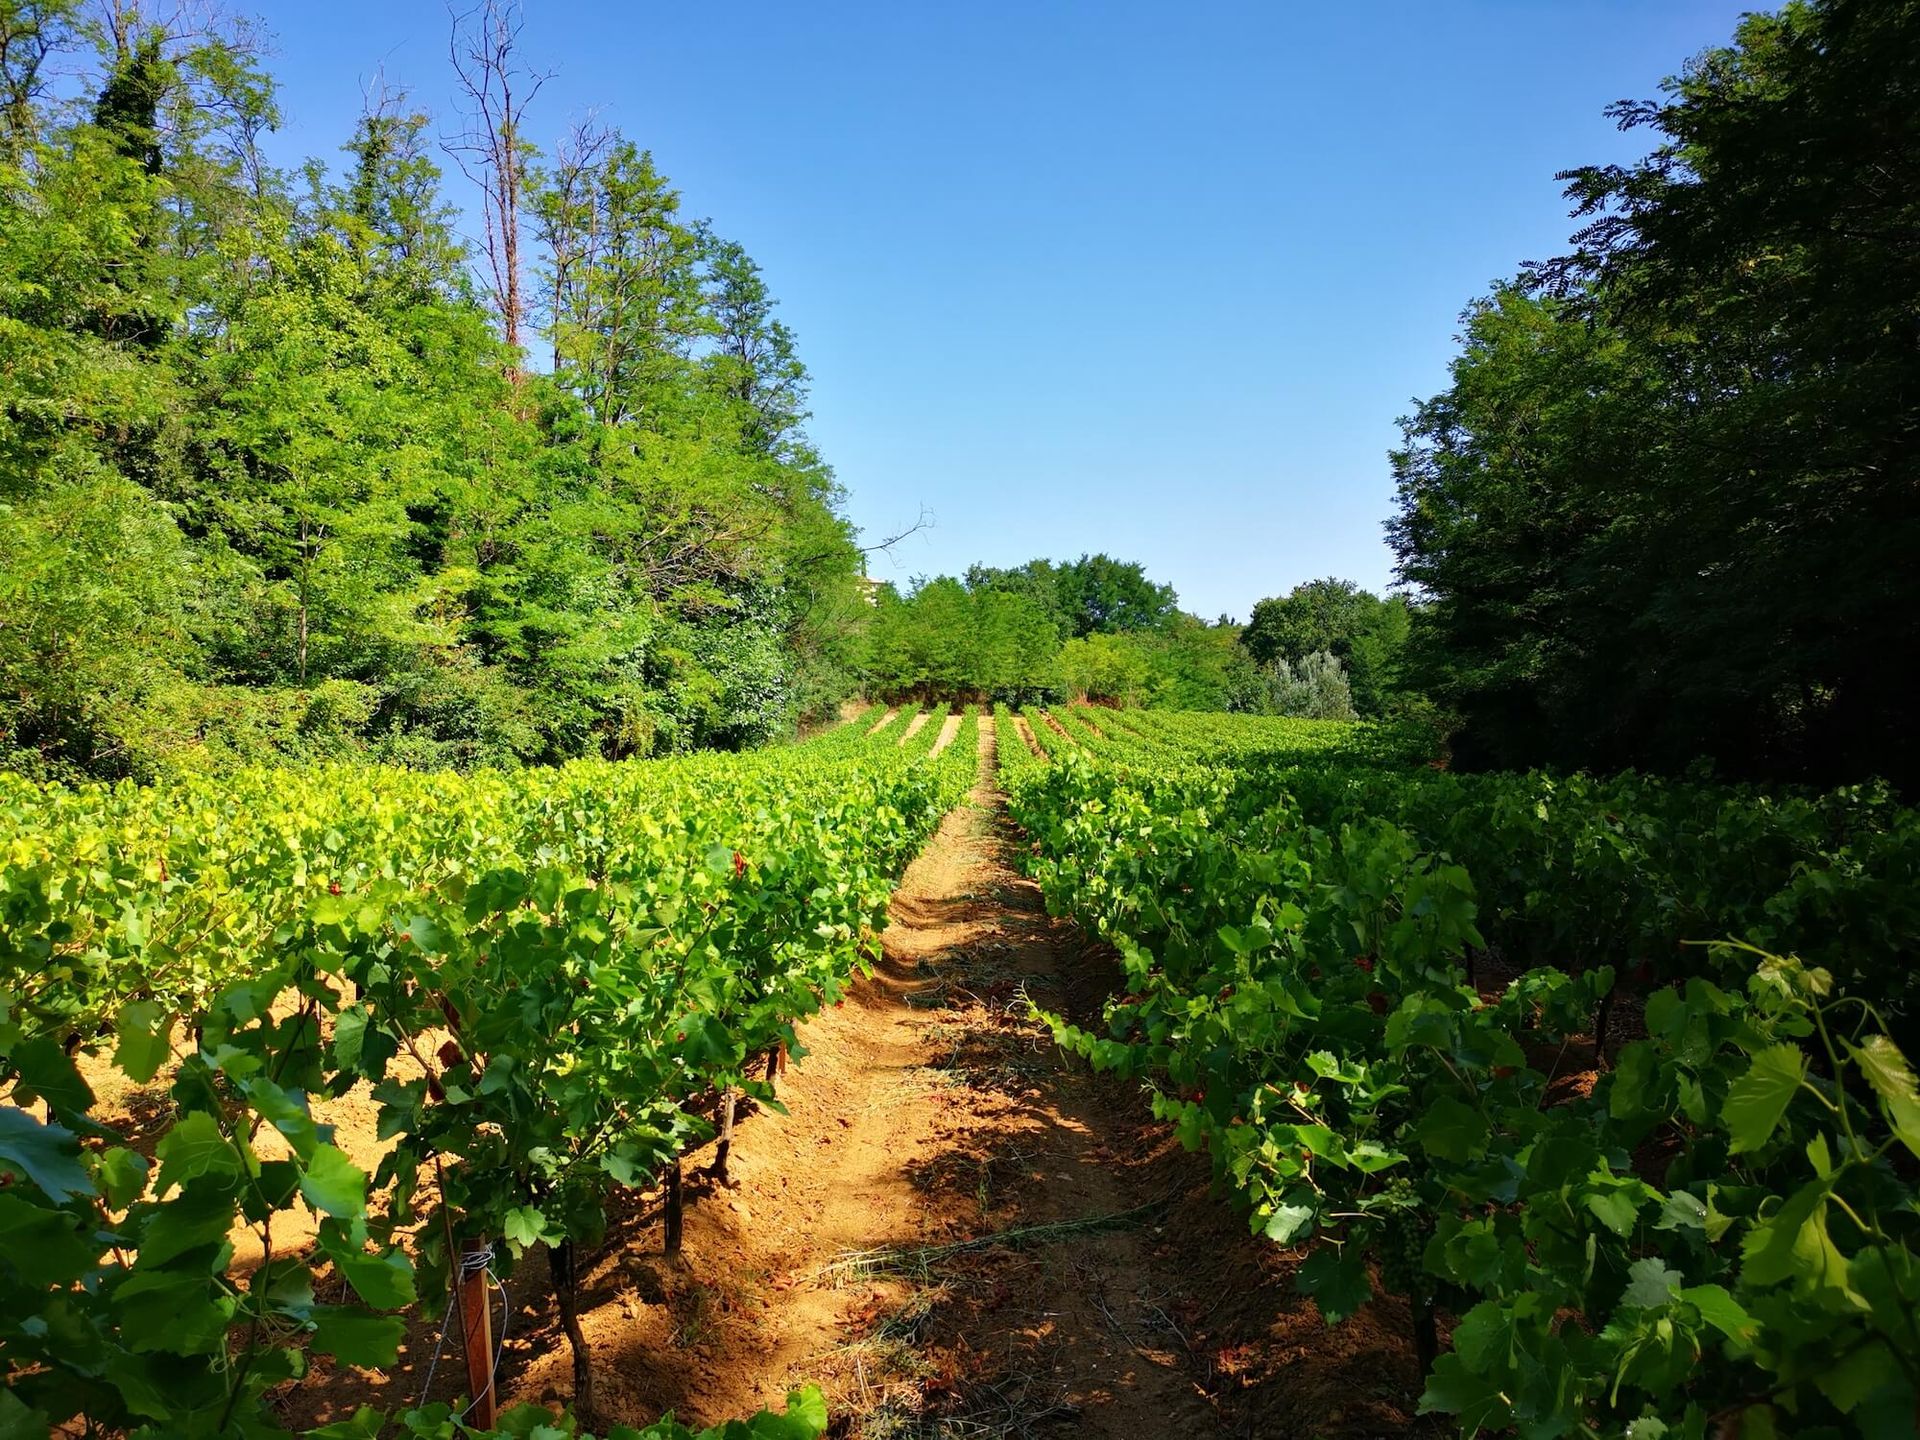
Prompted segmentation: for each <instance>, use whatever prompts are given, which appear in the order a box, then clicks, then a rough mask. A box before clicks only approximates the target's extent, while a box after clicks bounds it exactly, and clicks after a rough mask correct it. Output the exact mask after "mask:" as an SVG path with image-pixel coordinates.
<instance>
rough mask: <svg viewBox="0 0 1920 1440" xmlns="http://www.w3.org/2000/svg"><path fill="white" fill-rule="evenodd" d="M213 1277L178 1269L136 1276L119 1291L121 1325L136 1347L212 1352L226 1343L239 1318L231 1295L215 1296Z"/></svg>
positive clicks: (117, 1303) (170, 1352)
mask: <svg viewBox="0 0 1920 1440" xmlns="http://www.w3.org/2000/svg"><path fill="white" fill-rule="evenodd" d="M216 1283H217V1282H216V1281H215V1280H214V1279H213V1278H212V1277H210V1276H206V1275H193V1274H188V1273H184V1272H176V1271H172V1270H155V1271H151V1272H149V1273H146V1274H138V1275H133V1276H130V1277H129V1278H127V1279H126V1280H123V1281H121V1282H120V1284H119V1285H118V1286H117V1287H115V1289H114V1292H113V1306H114V1309H115V1310H116V1311H118V1312H119V1314H120V1324H121V1329H122V1330H123V1331H124V1332H125V1333H126V1334H127V1335H128V1336H129V1337H130V1340H129V1342H128V1343H129V1346H130V1348H132V1349H133V1350H136V1351H151V1350H158V1351H161V1352H162V1353H164V1354H167V1355H212V1354H214V1353H216V1352H217V1351H218V1350H219V1349H220V1348H221V1346H222V1345H223V1344H224V1343H225V1341H226V1338H227V1327H228V1326H229V1325H231V1324H232V1323H233V1316H234V1309H235V1303H234V1301H233V1299H232V1298H231V1297H230V1296H224V1295H223V1296H220V1297H218V1298H215V1296H214V1295H213V1294H212V1293H211V1287H212V1286H213V1285H214V1284H216Z"/></svg>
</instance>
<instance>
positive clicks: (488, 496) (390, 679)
mask: <svg viewBox="0 0 1920 1440" xmlns="http://www.w3.org/2000/svg"><path fill="white" fill-rule="evenodd" d="M183 13H184V12H183ZM0 38H3V40H4V43H0V764H4V765H6V766H7V767H9V768H13V769H21V770H25V771H27V772H29V773H33V774H40V775H49V776H67V777H72V776H80V775H93V776H106V777H112V776H121V775H131V776H136V777H140V776H149V775H152V774H155V773H157V772H159V771H162V770H166V769H170V768H178V767H183V766H184V767H200V768H204V767H219V766H225V765H229V764H232V763H236V762H238V761H242V760H248V759H255V758H275V757H315V756H325V755H337V754H364V755H369V756H375V757H378V758H382V759H392V760H399V761H405V762H410V763H421V764H453V765H472V764H476V763H482V762H514V761H553V760H561V759H565V758H568V757H571V756H578V755H586V754H603V755H607V756H622V755H629V754H645V753H652V752H656V751H663V750H673V749H682V748H688V747H692V746H744V745H749V744H753V743H756V742H758V741H761V740H764V739H766V738H767V737H769V736H772V735H774V734H777V733H780V732H782V731H783V730H785V729H788V728H790V727H791V725H792V723H793V721H794V720H795V718H796V717H797V716H798V715H800V714H801V713H803V712H805V711H808V710H818V709H825V708H828V707H830V706H831V705H832V704H833V703H834V702H836V701H837V700H838V699H839V698H840V697H841V696H842V695H844V694H845V693H846V692H847V690H848V689H849V688H850V687H851V686H852V685H854V684H855V683H856V682H857V678H858V677H857V665H858V660H859V653H860V651H859V647H860V643H861V641H860V633H861V626H862V624H863V623H864V618H865V610H866V607H865V605H864V604H863V603H862V600H863V596H862V593H861V591H860V588H859V583H858V581H859V575H860V570H861V568H862V567H861V557H860V553H859V551H858V550H857V549H856V547H855V545H854V543H853V535H852V532H851V530H850V527H849V526H848V524H847V522H846V521H845V519H844V518H843V516H842V514H841V512H840V509H839V499H840V497H839V493H838V491H837V489H836V487H835V483H834V480H833V476H832V474H831V472H830V471H829V469H828V468H827V466H826V465H825V464H824V463H823V462H822V461H821V459H820V457H819V456H818V455H817V454H816V453H815V451H814V449H813V447H812V446H811V445H810V444H809V443H808V441H807V437H806V435H805V433H804V430H803V428H802V426H803V422H804V420H805V417H806V395H807V374H806V370H805V368H804V367H803V365H802V364H801V363H800V361H799V359H798V358H797V356H796V354H795V349H794V341H793V336H792V335H791V334H790V333H789V332H788V330H787V328H786V327H785V326H784V325H782V324H781V323H780V321H779V320H777V319H776V318H775V317H774V302H773V299H772V297H771V295H770V294H769V291H768V287H767V284H766V282H765V279H764V278H763V276H762V275H761V273H760V271H759V270H758V268H757V267H756V266H755V264H754V262H753V261H752V259H751V258H750V257H749V256H748V255H747V254H746V252H745V251H744V250H743V249H742V248H741V247H740V246H739V245H737V244H734V243H732V242H730V241H728V240H726V239H725V238H723V237H722V236H721V235H720V234H718V233H716V232H715V231H714V230H713V229H711V228H710V227H709V226H708V225H707V224H706V223H705V222H702V221H698V220H696V219H694V218H693V217H692V216H691V215H689V214H688V213H687V212H686V210H685V209H684V208H683V206H682V202H681V199H680V196H679V195H678V194H677V193H676V191H675V190H674V189H673V187H672V186H671V185H670V184H669V182H668V181H667V179H666V177H665V176H664V175H662V174H661V173H660V171H659V170H658V169H657V168H656V166H655V164H654V161H653V158H652V157H651V156H650V155H649V154H648V153H647V152H646V151H644V150H642V149H641V148H639V147H638V146H637V145H636V144H635V143H634V142H632V141H631V140H629V139H627V138H625V137H623V136H621V135H620V134H618V133H617V132H611V131H602V130H596V129H587V130H580V131H576V132H575V133H574V134H572V135H571V136H569V137H568V138H567V139H566V140H565V141H563V142H562V143H561V144H559V145H557V146H556V147H555V148H554V149H553V150H552V151H551V152H550V153H546V154H541V153H537V152H536V151H535V150H534V149H533V148H532V147H531V145H530V143H529V135H530V133H531V132H530V129H529V126H528V121H527V117H526V115H525V113H524V106H525V97H527V96H528V95H530V94H531V93H532V92H533V91H534V90H535V89H537V84H535V83H534V80H533V77H531V76H530V75H528V74H526V73H524V71H523V69H522V62H521V58H520V56H519V54H518V53H517V45H518V34H517V26H516V23H515V20H514V14H513V12H512V11H510V10H508V9H505V8H501V7H497V6H495V5H493V4H490V3H489V4H483V5H482V8H481V9H479V10H478V11H475V12H473V13H470V14H468V15H466V16H465V17H463V18H461V19H459V20H458V21H457V22H456V32H455V37H454V46H453V54H454V57H455V63H456V70H457V72H458V73H457V80H458V82H459V86H460V89H461V92H462V94H463V95H464V105H463V111H462V113H461V114H458V115H454V116H448V117H442V118H441V119H440V120H438V121H434V120H430V119H429V117H428V116H427V115H425V114H424V113H422V112H420V111H419V110H418V109H417V108H416V107H414V106H413V105H411V104H409V103H408V101H407V98H406V97H405V96H404V95H402V94H397V93H393V92H387V93H384V94H379V95H376V96H375V97H374V98H373V99H372V100H371V101H370V103H369V104H368V105H367V107H366V110H365V113H364V114H363V115H362V116H361V118H360V121H359V123H358V125H357V127H356V129H355V130H354V132H353V133H352V134H351V135H350V136H343V137H342V138H343V140H345V142H346V143H345V146H344V151H345V160H344V164H343V165H342V166H339V167H329V166H328V165H326V164H323V163H322V162H320V161H313V162H310V163H309V164H308V165H307V166H306V167H305V168H304V169H303V170H302V171H301V172H300V173H298V174H288V173H284V172H282V171H279V170H276V169H275V168H274V167H273V166H271V165H270V164H268V163H267V161H266V159H265V157H264V155H263V153H262V150H261V140H262V138H263V136H264V135H265V134H266V133H267V132H268V131H270V130H271V129H272V128H273V127H274V126H275V125H276V124H277V122H278V119H279V115H278V111H277V108H276V102H275V97H274V85H273V81H272V78H271V76H270V75H268V74H267V72H266V70H265V69H264V68H263V66H262V63H261V60H260V46H259V41H258V37H257V35H256V34H255V33H254V32H253V31H252V30H250V29H249V28H248V27H246V26H244V25H237V24H230V25H226V26H223V27H215V28H213V29H209V28H207V27H206V26H204V25H202V24H201V23H200V22H198V21H195V22H194V23H193V24H191V25H189V24H188V23H187V22H185V21H184V20H182V21H180V22H178V23H177V24H173V23H164V24H163V23H158V22H155V21H154V20H152V19H150V18H148V17H147V16H146V15H145V14H144V12H142V11H139V10H136V9H135V8H133V7H132V6H131V5H121V4H108V5H105V6H102V7H97V8H91V9H86V10H82V8H81V7H80V5H79V4H78V3H77V0H0ZM445 133H452V134H453V138H452V139H451V140H449V141H447V142H445V144H444V145H440V144H436V142H435V138H434V137H435V136H436V135H437V134H445ZM447 157H451V159H452V160H454V161H456V162H457V163H458V164H459V165H460V166H461V167H462V168H463V169H464V170H465V171H466V172H467V174H468V176H469V177H470V178H471V179H472V180H473V181H474V182H475V184H476V185H477V186H478V187H479V189H480V192H481V194H482V195H483V196H484V198H485V207H484V208H485V221H486V225H485V236H484V240H483V241H482V242H481V243H480V245H479V246H478V248H477V251H476V252H475V253H469V250H468V247H467V246H465V245H463V243H462V242H461V240H460V239H459V238H458V236H457V235H456V231H455V227H454V216H453V212H452V210H451V207H450V206H449V203H448V201H447V200H446V198H445V194H444V191H443V187H442V173H441V168H440V161H441V160H442V159H444V158H447Z"/></svg>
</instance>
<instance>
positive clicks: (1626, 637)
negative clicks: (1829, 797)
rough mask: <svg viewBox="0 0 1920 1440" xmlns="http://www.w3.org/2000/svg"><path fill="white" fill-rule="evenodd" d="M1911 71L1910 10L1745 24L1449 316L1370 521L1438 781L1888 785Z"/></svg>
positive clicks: (1642, 114) (1914, 635)
mask: <svg viewBox="0 0 1920 1440" xmlns="http://www.w3.org/2000/svg"><path fill="white" fill-rule="evenodd" d="M1917 67H1920V5H1916V4H1914V3H1912V0H1892V3H1888V0H1806V3H1793V4H1789V5H1787V6H1786V7H1785V8H1783V9H1782V10H1780V12H1779V13H1777V14H1772V15H1768V14H1754V15H1749V16H1746V17H1745V18H1743V20H1742V21H1741V22H1740V27H1739V30H1738V32H1737V34H1736V35H1735V37H1734V40H1733V43H1732V44H1731V45H1729V46H1726V47H1723V48H1719V49H1715V50H1711V51H1708V52H1707V53H1705V54H1704V55H1702V56H1700V57H1698V58H1697V59H1695V60H1694V61H1692V62H1691V63H1690V64H1689V65H1688V66H1687V68H1686V69H1685V70H1684V71H1683V72H1682V73H1681V74H1680V75H1679V76H1677V77H1675V78H1674V79H1672V80H1669V81H1668V82H1667V85H1666V87H1665V94H1664V96H1663V98H1662V99H1660V100H1658V101H1654V102H1623V103H1622V104H1620V105H1619V106H1616V107H1615V108H1614V110H1613V111H1612V114H1613V115H1614V117H1615V118H1616V119H1618V120H1619V121H1620V122H1621V123H1622V124H1623V125H1626V126H1637V127H1644V128H1648V129H1651V130H1652V131H1653V132H1654V135H1655V138H1656V141H1657V144H1656V148H1655V149H1654V150H1653V152H1652V153H1651V154H1650V155H1649V156H1648V157H1647V158H1646V159H1644V160H1642V161H1640V162H1639V163H1637V164H1634V165H1629V166H1590V167H1586V168H1583V169H1578V170H1574V171H1570V172H1568V173H1567V175H1566V176H1565V177H1563V178H1565V179H1566V180H1567V181H1568V182H1569V184H1568V192H1567V193H1568V196H1569V198H1570V199H1572V200H1573V201H1574V203H1575V205H1576V213H1577V214H1578V215H1579V216H1580V217H1581V219H1582V221H1583V222H1584V223H1583V228H1582V229H1581V230H1580V231H1579V232H1578V233H1577V234H1576V235H1575V236H1574V238H1573V245H1574V249H1573V250H1572V252H1571V253H1570V254H1568V255H1566V256H1564V257H1561V258H1560V259H1557V260H1555V261H1552V262H1550V263H1547V264H1543V265H1538V266H1534V267H1530V268H1529V270H1528V271H1527V273H1526V274H1525V276H1524V277H1523V281H1522V282H1521V283H1520V284H1517V285H1512V286H1504V287H1502V288H1500V289H1499V290H1497V291H1496V292H1495V294H1494V295H1492V296H1491V297H1489V298H1488V299H1486V300H1484V301H1481V302H1479V303H1477V304H1475V305H1474V306H1473V307H1472V308H1471V309H1469V311H1468V312H1467V314H1466V316H1465V317H1464V321H1463V324H1464V335H1463V348H1462V352H1461V354H1460V356H1459V358H1458V359H1457V360H1456V362H1455V365H1454V372H1453V379H1452V383H1451V384H1450V386H1449V387H1448V388H1447V390H1445V391H1444V392H1442V393H1441V394H1440V395H1437V396H1435V397H1433V398H1432V399H1430V400H1428V401H1427V402H1425V403H1424V404H1422V405H1421V406H1420V407H1419V408H1418V409H1417V410H1416V411H1415V413H1414V414H1413V415H1412V416H1411V417H1410V418H1409V419H1408V420H1407V421H1406V422H1405V427H1406V443H1405V445H1404V447H1403V448H1402V449H1401V450H1400V451H1399V452H1398V453H1397V454H1396V455H1395V457H1394V467H1395V471H1396V475H1397V477H1398V482H1399V490H1400V499H1399V508H1398V514H1397V515H1396V517H1395V519H1394V520H1393V522H1392V525H1391V527H1390V528H1391V534H1392V537H1393V542H1394V545H1395V548H1396V550H1397V552H1398V555H1399V559H1400V573H1401V577H1402V578H1403V579H1404V580H1405V581H1407V582H1409V583H1411V584H1413V585H1415V586H1417V587H1419V588H1420V590H1421V591H1423V592H1424V593H1425V594H1426V595H1427V596H1428V597H1430V599H1431V604H1430V605H1428V606H1426V607H1423V608H1422V610H1421V611H1420V612H1419V613H1418V615H1417V616H1416V617H1415V625H1414V634H1413V644H1412V650H1411V659H1410V661H1409V668H1410V679H1411V681H1412V683H1413V684H1414V685H1415V686H1416V687H1417V688H1424V689H1426V690H1428V691H1429V692H1430V693H1431V694H1433V695H1434V697H1435V698H1436V699H1437V700H1439V701H1440V702H1442V703H1443V704H1444V705H1445V706H1446V707H1448V708H1449V709H1450V710H1451V711H1452V712H1453V714H1454V716H1455V718H1456V721H1457V725H1458V728H1459V733H1458V736H1457V738H1456V741H1455V750H1454V754H1455V758H1456V760H1457V761H1459V762H1461V763H1465V764H1471V765H1530V764H1540V763H1554V764H1559V765H1586V766H1591V767H1595V768H1602V769H1612V768H1617V767H1619V766H1622V765H1627V764H1633V765H1639V766H1643V767H1653V768H1660V769H1666V770H1675V771H1677V770H1681V769H1684V768H1685V767H1686V766H1687V765H1689V764H1690V763H1692V762H1693V761H1694V760H1695V759H1696V758H1697V757H1701V756H1706V757H1711V758H1712V759H1713V760H1715V761H1716V762H1717V763H1718V764H1719V765H1720V766H1721V767H1722V768H1723V769H1725V770H1727V771H1729V772H1732V773H1737V774H1743V775H1751V776H1770V777H1776V778H1805V779H1810V780H1816V781H1822V782H1835V781H1842V780H1857V779H1861V778H1865V777H1867V776H1871V775H1874V774H1881V775H1885V776H1887V777H1889V778H1892V779H1894V780H1895V781H1896V782H1897V783H1899V784H1901V785H1903V786H1911V785H1912V784H1913V783H1914V782H1915V779H1916V771H1915V768H1914V754H1913V750H1912V747H1911V746H1910V745H1909V744H1908V743H1907V740H1906V735H1907V731H1908V730H1909V729H1910V726H1911V717H1912V715H1913V713H1914V711H1915V709H1916V700H1917V699H1920V695H1916V690H1915V686H1916V683H1920V682H1916V678H1915V673H1914V671H1913V668H1912V667H1911V666H1909V665H1904V664H1900V663H1892V662H1890V660H1889V657H1892V656H1902V655H1907V654H1910V653H1912V652H1913V651H1914V650H1915V648H1916V642H1917V641H1920V631H1917V630H1916V625H1920V603H1916V596H1915V594H1914V581H1913V575H1914V570H1913V567H1912V565H1911V564H1909V563H1907V557H1908V556H1909V555H1910V554H1911V553H1912V551H1913V550H1914V548H1915V545H1916V543H1920V502H1917V501H1916V496H1920V485H1917V484H1916V483H1915V470H1914V465H1915V458H1914V457H1915V452H1914V447H1913V446H1912V444H1911V437H1912V434H1913V431H1914V428H1915V425H1916V415H1917V413H1920V412H1916V409H1915V406H1916V399H1915V397H1916V395H1920V386H1917V385H1916V374H1917V372H1916V366H1917V365H1920V359H1917V358H1916V357H1920V348H1917V347H1916V345H1915V335H1916V329H1915V327H1916V318H1915V312H1914V308H1913V304H1912V297H1913V295H1914V294H1915V292H1916V290H1917V289H1920V268H1916V267H1920V257H1917V255H1916V251H1915V249H1914V247H1913V245H1912V244H1911V243H1910V237H1911V236H1912V234H1913V232H1914V229H1915V226H1916V223H1920V217H1917V216H1916V209H1915V207H1916V206H1917V205H1920V199H1916V197H1917V196H1920V112H1917V111H1916V107H1914V106H1913V105H1912V104H1911V103H1910V97H1911V95H1912V92H1913V90H1914V87H1915V84H1916V77H1917V76H1920V68H1917Z"/></svg>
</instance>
